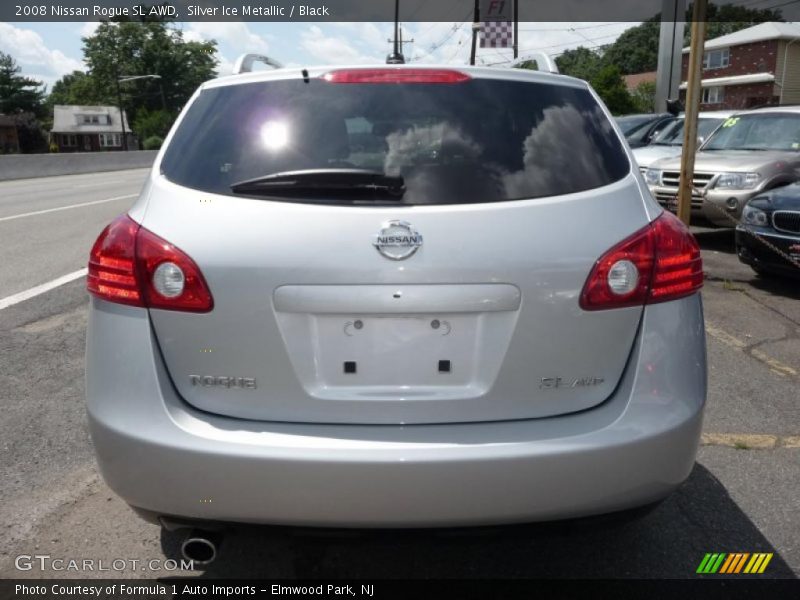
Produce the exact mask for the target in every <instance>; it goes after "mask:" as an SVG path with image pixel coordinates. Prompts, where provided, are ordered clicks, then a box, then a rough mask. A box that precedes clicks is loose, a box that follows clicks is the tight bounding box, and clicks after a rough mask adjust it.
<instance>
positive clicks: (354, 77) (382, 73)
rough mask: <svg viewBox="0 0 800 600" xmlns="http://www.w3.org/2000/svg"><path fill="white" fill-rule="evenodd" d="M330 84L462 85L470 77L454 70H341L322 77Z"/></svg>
mask: <svg viewBox="0 0 800 600" xmlns="http://www.w3.org/2000/svg"><path fill="white" fill-rule="evenodd" d="M322 78H323V79H324V80H325V81H327V82H328V83H461V82H462V81H467V80H469V79H470V76H469V75H467V74H465V73H462V72H461V71H454V70H452V69H405V68H401V69H386V68H383V69H380V68H379V69H340V70H337V71H331V72H329V73H326V74H325V75H323V76H322Z"/></svg>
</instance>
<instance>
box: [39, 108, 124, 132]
mask: <svg viewBox="0 0 800 600" xmlns="http://www.w3.org/2000/svg"><path fill="white" fill-rule="evenodd" d="M83 115H89V116H93V115H98V116H100V115H107V116H108V117H110V123H108V124H102V125H101V124H95V125H92V124H89V123H81V122H80V117H82V116H83ZM130 130H131V128H130V126H129V125H128V118H127V115H126V117H125V131H126V132H128V131H130ZM50 131H51V132H53V133H122V125H121V123H120V118H119V108H117V107H116V106H75V105H70V106H65V105H61V104H56V105H55V106H54V107H53V128H52V129H51V130H50Z"/></svg>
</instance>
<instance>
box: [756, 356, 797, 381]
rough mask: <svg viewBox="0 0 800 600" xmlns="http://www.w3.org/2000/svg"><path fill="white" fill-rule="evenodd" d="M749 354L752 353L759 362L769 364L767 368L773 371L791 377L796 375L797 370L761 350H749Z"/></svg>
mask: <svg viewBox="0 0 800 600" xmlns="http://www.w3.org/2000/svg"><path fill="white" fill-rule="evenodd" d="M750 354H752V355H753V356H754V357H755V358H757V359H758V360H760V361H761V362H763V363H765V364H767V365H769V368H770V369H772V370H773V371H776V372H777V373H779V374H781V375H791V376H792V377H797V371H796V370H795V369H793V368H792V367H790V366H788V365H785V364H783V363H782V362H781V361H779V360H777V359H774V358H772V357H771V356H770V355H769V354H766V353H764V352H762V351H761V350H751V352H750Z"/></svg>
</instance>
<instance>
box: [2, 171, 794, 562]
mask: <svg viewBox="0 0 800 600" xmlns="http://www.w3.org/2000/svg"><path fill="white" fill-rule="evenodd" d="M144 177H145V171H125V172H119V173H102V174H96V175H76V176H68V177H56V178H47V179H35V180H25V181H14V182H0V240H2V243H0V306H3V301H4V299H8V298H9V297H12V298H13V297H16V298H17V299H18V298H19V294H20V293H23V292H25V291H26V290H30V289H31V288H36V287H37V286H40V285H42V284H46V283H48V282H51V281H53V280H55V279H57V278H59V277H62V276H65V275H70V274H73V275H74V274H75V273H78V272H79V271H80V269H82V268H83V267H84V266H85V262H86V256H87V253H88V250H89V247H90V246H91V243H92V241H93V240H94V239H95V237H96V236H97V234H98V233H99V232H100V230H101V229H102V228H103V226H104V225H105V224H106V223H107V222H108V221H109V220H111V218H113V217H114V216H115V215H117V214H119V213H121V212H123V211H124V210H125V209H126V208H127V206H129V205H130V203H131V202H132V199H133V196H132V195H133V194H135V193H136V192H137V191H138V189H139V188H140V186H141V183H142V182H143V180H144ZM119 197H122V198H119ZM114 198H119V199H114ZM109 199H111V200H109ZM87 202H95V203H94V204H89V205H84V206H74V205H76V204H84V203H87ZM56 209H58V210H56ZM61 209H63V210H61ZM39 211H47V212H39ZM30 213H35V214H30ZM697 234H698V238H699V239H700V242H701V244H702V246H703V257H704V260H705V267H706V271H707V281H706V286H705V289H704V291H703V296H704V299H705V310H706V317H707V329H708V351H709V365H710V371H709V385H710V390H709V398H708V408H707V412H706V420H705V427H704V430H705V433H704V445H703V446H702V447H701V449H700V453H699V456H698V460H697V464H696V467H695V469H694V472H693V473H692V475H691V477H690V478H689V480H688V481H687V482H686V483H685V484H684V485H683V487H682V488H681V489H680V490H679V491H678V492H677V493H676V494H674V495H673V496H672V497H670V498H669V499H668V500H666V501H665V502H664V503H662V504H661V505H660V506H658V507H657V508H656V509H655V510H654V511H653V512H651V513H649V514H648V515H646V516H643V517H642V518H641V519H639V520H637V521H634V522H627V523H620V522H618V521H616V520H605V519H594V520H589V521H573V522H562V523H548V524H538V525H530V526H524V527H523V526H515V527H506V528H493V529H486V530H468V531H465V530H460V531H459V530H456V531H444V532H378V533H371V534H365V533H362V532H358V533H349V534H342V533H336V534H324V532H314V535H310V534H309V533H308V532H299V531H291V530H278V529H274V528H242V529H238V530H236V531H234V532H233V533H231V534H230V535H229V536H228V537H227V538H226V540H225V542H224V545H223V547H222V554H221V557H220V559H219V560H218V561H217V562H215V563H214V564H213V565H212V566H211V567H210V568H209V569H208V570H207V571H205V572H195V573H191V574H189V573H170V572H166V571H164V570H161V571H149V570H142V569H141V565H142V563H141V562H140V563H138V564H137V567H136V568H135V569H134V568H132V564H133V563H131V561H132V560H139V561H149V560H152V559H164V558H167V557H173V558H177V556H178V544H179V542H180V538H179V537H178V536H176V535H175V534H169V533H162V532H160V530H159V528H158V527H156V526H153V525H149V524H146V523H144V522H143V521H140V520H138V519H137V518H136V517H135V516H134V515H133V514H132V513H131V512H130V510H129V509H128V508H127V507H126V506H125V505H124V504H123V503H122V502H121V501H120V500H119V499H118V498H117V497H116V496H115V495H114V494H113V493H112V492H110V490H109V489H108V488H107V487H106V486H105V485H104V484H103V482H102V480H101V479H100V478H99V476H98V474H97V471H96V468H95V465H94V460H93V456H92V448H91V441H90V439H89V435H88V432H87V427H86V419H85V414H84V407H83V370H84V335H85V326H86V305H87V295H86V292H85V291H84V282H83V279H82V278H81V277H80V276H79V275H78V276H75V277H76V278H75V279H74V280H73V281H70V282H67V283H64V284H63V285H60V286H58V287H55V288H54V289H52V290H50V291H47V292H45V293H41V294H39V295H36V296H34V297H31V298H29V299H27V300H22V301H15V303H13V304H12V305H10V306H6V307H5V308H0V379H1V380H2V385H0V409H1V410H2V415H3V418H2V419H0V452H2V454H0V456H2V460H0V481H2V482H3V484H2V486H0V532H1V533H0V538H2V539H3V543H2V544H0V577H35V578H40V577H62V576H64V577H86V576H92V573H91V572H65V571H60V572H57V571H52V570H41V569H40V568H38V566H34V567H33V568H32V569H31V570H29V571H19V570H17V569H15V566H14V563H15V557H17V556H19V555H35V554H39V555H49V556H50V557H52V558H64V559H67V560H69V559H76V560H84V559H89V560H94V561H99V560H101V559H102V560H103V561H105V564H106V566H108V565H109V564H110V563H111V561H112V560H114V559H122V560H124V561H125V564H126V568H125V570H123V571H120V572H115V571H111V572H107V571H106V572H99V571H95V573H94V575H96V576H102V577H108V576H116V575H120V576H130V577H156V576H158V577H163V576H170V575H172V576H207V577H232V576H269V577H340V578H341V577H399V578H413V577H498V578H504V577H544V576H551V577H575V576H579V575H585V576H598V577H643V578H649V577H670V578H684V577H691V576H693V574H694V572H695V569H696V568H697V565H698V564H699V562H700V560H701V559H702V557H703V555H704V554H705V553H706V552H774V553H775V557H774V558H773V560H772V562H771V563H770V565H769V567H768V569H767V572H766V573H765V575H764V576H765V577H768V576H771V577H796V576H797V575H798V574H800V543H799V542H798V540H800V519H798V515H800V500H799V499H798V481H800V410H799V409H798V399H799V398H800V394H798V389H800V302H799V301H798V300H800V284H798V283H797V282H791V281H781V280H762V279H758V278H756V277H755V276H754V274H753V273H752V272H751V271H750V269H749V268H747V267H745V266H743V265H741V264H740V263H739V262H738V261H737V259H736V256H735V254H734V253H733V235H732V233H731V232H730V231H726V230H709V229H697ZM120 343H124V340H120ZM620 468H624V465H620ZM118 564H119V563H118ZM95 565H97V566H98V568H99V563H98V562H95Z"/></svg>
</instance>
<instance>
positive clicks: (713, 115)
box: [633, 110, 736, 173]
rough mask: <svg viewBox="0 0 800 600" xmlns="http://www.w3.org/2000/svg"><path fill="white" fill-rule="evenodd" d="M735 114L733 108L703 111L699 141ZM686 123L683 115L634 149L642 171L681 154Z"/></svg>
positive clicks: (698, 119) (698, 131) (699, 122)
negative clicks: (657, 162) (649, 140)
mask: <svg viewBox="0 0 800 600" xmlns="http://www.w3.org/2000/svg"><path fill="white" fill-rule="evenodd" d="M734 114H736V113H735V111H732V110H715V111H706V112H701V113H700V114H699V115H698V116H697V138H698V143H699V144H702V143H703V141H705V140H706V138H708V136H709V135H710V134H711V133H713V132H714V130H715V129H716V128H717V127H719V126H720V125H722V123H723V122H724V121H725V120H726V119H728V118H730V117H731V116H733V115H734ZM684 124H685V120H684V117H683V115H681V116H679V117H678V118H677V119H675V120H674V121H672V122H671V123H670V124H669V125H667V126H666V127H664V129H662V130H661V131H659V132H658V134H656V136H655V137H654V138H653V140H652V141H651V142H650V143H649V144H648V145H647V146H641V147H639V148H635V149H634V150H633V156H634V158H635V159H636V162H637V163H638V164H639V169H640V170H641V171H642V173H644V172H645V171H647V168H648V167H649V166H650V165H651V164H653V163H654V162H655V161H657V160H660V159H662V158H669V157H671V156H680V155H681V153H682V150H683V135H684V133H683V129H684V128H683V126H684Z"/></svg>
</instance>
